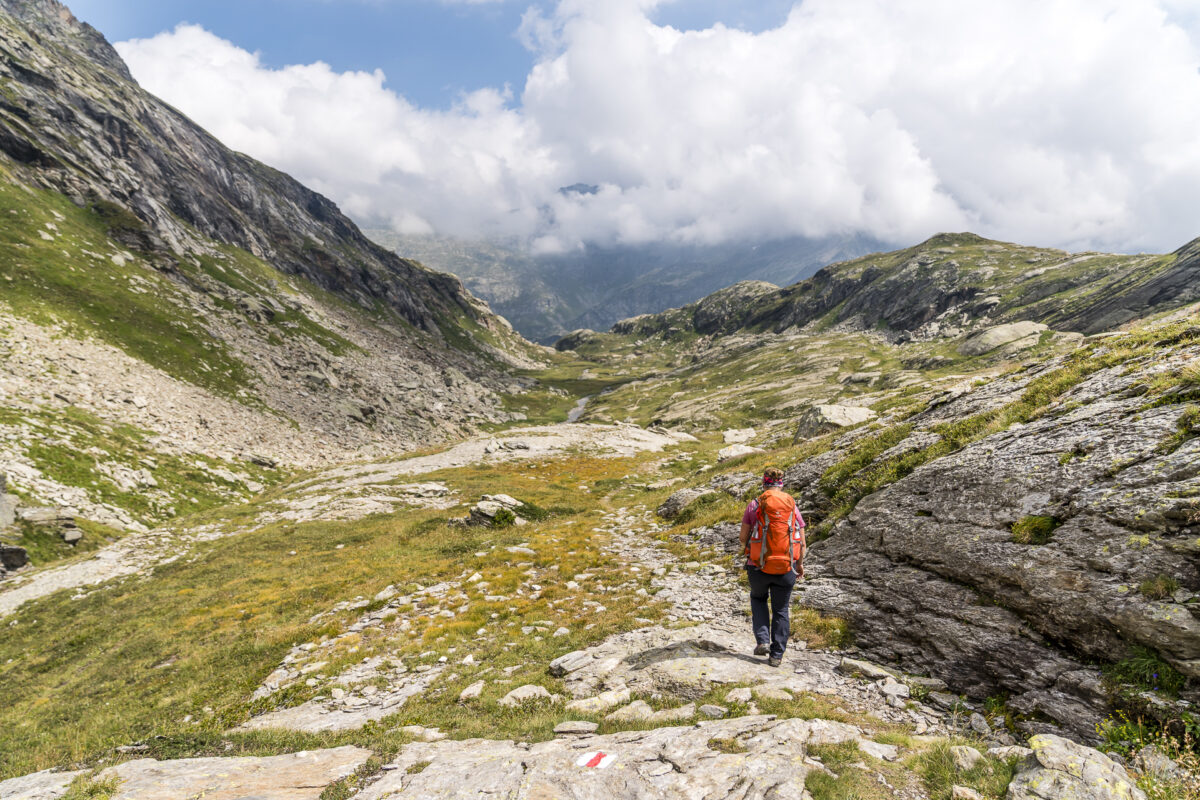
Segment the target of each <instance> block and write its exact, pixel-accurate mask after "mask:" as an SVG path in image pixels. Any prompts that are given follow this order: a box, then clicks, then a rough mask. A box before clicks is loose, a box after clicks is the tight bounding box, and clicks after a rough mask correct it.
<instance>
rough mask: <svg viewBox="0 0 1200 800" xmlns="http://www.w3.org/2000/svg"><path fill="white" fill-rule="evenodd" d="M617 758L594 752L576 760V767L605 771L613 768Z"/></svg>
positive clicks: (597, 751)
mask: <svg viewBox="0 0 1200 800" xmlns="http://www.w3.org/2000/svg"><path fill="white" fill-rule="evenodd" d="M616 759H617V757H616V756H614V755H613V754H611V753H604V752H601V751H599V750H594V751H592V752H590V753H584V754H583V755H581V756H580V757H579V758H577V759H575V766H577V767H588V768H591V769H604V768H605V767H609V766H612V763H613V762H614V761H616Z"/></svg>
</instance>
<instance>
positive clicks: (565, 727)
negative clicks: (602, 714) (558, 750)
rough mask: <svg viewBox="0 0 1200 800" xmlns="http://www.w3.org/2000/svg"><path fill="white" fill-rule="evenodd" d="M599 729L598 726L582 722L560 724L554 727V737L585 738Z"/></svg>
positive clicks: (573, 721)
mask: <svg viewBox="0 0 1200 800" xmlns="http://www.w3.org/2000/svg"><path fill="white" fill-rule="evenodd" d="M599 728H600V725H599V724H597V723H595V722H583V721H575V720H572V721H568V722H560V723H558V724H557V725H555V726H554V733H555V735H556V736H587V735H588V734H591V733H595V732H596V731H597V730H598V729H599Z"/></svg>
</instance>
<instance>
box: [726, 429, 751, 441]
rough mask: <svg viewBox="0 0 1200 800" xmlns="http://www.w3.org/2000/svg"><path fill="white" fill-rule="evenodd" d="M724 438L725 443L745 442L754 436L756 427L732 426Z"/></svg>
mask: <svg viewBox="0 0 1200 800" xmlns="http://www.w3.org/2000/svg"><path fill="white" fill-rule="evenodd" d="M722 438H723V439H724V440H725V444H745V443H746V442H748V441H750V440H751V439H753V438H754V428H730V429H729V430H727V431H725V433H724V434H722Z"/></svg>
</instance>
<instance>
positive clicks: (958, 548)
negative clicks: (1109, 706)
mask: <svg viewBox="0 0 1200 800" xmlns="http://www.w3.org/2000/svg"><path fill="white" fill-rule="evenodd" d="M1198 356H1200V347H1197V346H1196V345H1195V344H1187V345H1184V346H1181V347H1179V348H1177V349H1175V350H1174V351H1164V352H1162V353H1160V356H1159V359H1158V360H1157V361H1156V363H1155V365H1154V366H1149V365H1146V366H1143V368H1142V369H1143V370H1144V371H1135V372H1133V373H1129V374H1121V373H1122V370H1121V369H1120V368H1115V369H1112V370H1108V371H1104V372H1099V373H1096V374H1095V375H1093V376H1092V377H1091V378H1089V379H1088V380H1086V381H1084V382H1083V383H1082V384H1080V385H1079V386H1077V387H1076V388H1075V389H1074V390H1072V391H1071V392H1070V393H1069V394H1067V395H1066V396H1064V397H1063V398H1062V401H1061V402H1062V410H1061V411H1059V412H1057V413H1053V412H1052V413H1050V414H1048V415H1046V416H1044V417H1042V418H1040V419H1036V420H1034V421H1032V422H1030V423H1028V424H1026V425H1024V426H1016V427H1014V428H1013V429H1011V430H1008V431H1005V432H1002V433H998V434H995V435H993V436H990V437H988V438H986V439H983V440H980V441H978V442H975V443H974V444H971V445H969V446H967V447H966V448H964V449H962V450H960V451H958V452H956V453H953V454H951V455H948V456H945V457H943V458H940V459H937V460H934V461H932V462H930V463H927V464H925V465H924V466H922V467H919V468H918V469H917V470H916V471H915V472H913V473H912V474H911V475H909V476H907V477H905V478H903V479H901V480H899V481H897V482H895V483H893V484H891V485H890V486H887V487H886V488H884V489H882V490H880V491H878V492H876V493H874V494H872V495H869V496H867V497H865V498H864V499H863V500H862V501H860V502H859V504H858V506H857V508H856V509H855V511H854V512H853V514H852V515H851V516H850V517H849V519H848V520H845V521H843V522H841V523H840V524H839V525H838V526H837V527H836V528H835V529H834V531H833V536H831V537H830V538H829V539H827V540H826V541H823V542H820V543H818V544H816V545H814V546H813V548H812V549H811V555H810V557H809V562H810V564H814V565H815V567H816V568H815V569H814V570H813V573H814V575H815V576H816V579H815V580H811V581H809V582H807V583H806V584H805V585H804V587H802V588H801V590H800V596H801V598H802V602H804V603H806V604H809V605H812V606H815V607H817V608H819V609H821V610H824V611H828V612H830V613H833V614H837V615H841V616H844V617H848V618H849V619H850V620H851V621H852V623H853V624H854V627H855V630H856V641H857V643H858V644H859V646H861V647H862V648H863V649H864V650H865V651H866V652H867V653H868V655H870V656H871V657H874V658H878V659H881V660H884V661H890V662H895V663H899V664H901V665H903V666H904V667H905V668H906V669H908V670H910V671H914V672H924V673H927V674H932V675H934V676H936V677H938V678H942V679H944V680H946V681H947V683H948V684H949V685H950V687H951V688H952V689H953V690H954V691H956V692H962V693H965V694H967V695H968V696H972V697H977V698H981V697H986V696H990V695H993V694H996V693H998V692H1008V693H1010V694H1011V696H1012V697H1011V705H1012V706H1013V707H1014V708H1015V709H1018V710H1020V711H1023V712H1025V713H1037V714H1043V715H1046V716H1048V717H1050V718H1052V719H1054V720H1056V721H1057V722H1058V723H1060V724H1061V725H1063V726H1065V727H1066V728H1067V729H1068V730H1070V731H1071V732H1072V733H1074V734H1076V735H1079V736H1082V737H1085V738H1088V737H1092V736H1094V730H1095V728H1094V726H1095V724H1096V723H1097V722H1099V721H1100V719H1101V718H1102V716H1103V715H1104V713H1105V711H1106V698H1105V691H1104V689H1103V687H1102V684H1101V681H1100V675H1099V673H1098V672H1097V671H1096V670H1094V669H1089V668H1085V667H1084V666H1082V665H1081V664H1080V663H1079V662H1078V661H1076V660H1074V659H1073V658H1071V657H1069V656H1067V655H1065V654H1064V653H1063V651H1062V650H1060V649H1059V645H1061V644H1067V645H1069V646H1070V648H1072V649H1073V650H1074V651H1075V652H1077V653H1081V654H1083V655H1085V656H1087V657H1090V658H1093V659H1096V660H1098V661H1106V660H1113V659H1116V658H1119V657H1121V654H1123V653H1124V652H1125V651H1126V649H1127V648H1128V647H1129V645H1130V644H1139V645H1142V646H1145V647H1148V648H1151V649H1153V650H1155V651H1157V652H1158V653H1160V654H1161V655H1162V656H1163V657H1164V658H1166V659H1167V660H1168V661H1170V663H1171V664H1172V665H1173V666H1174V667H1175V668H1176V669H1178V670H1179V671H1180V672H1182V673H1184V674H1185V675H1190V676H1193V677H1194V676H1198V675H1200V606H1198V605H1197V604H1195V603H1192V602H1187V603H1184V604H1178V603H1174V602H1169V601H1161V600H1154V599H1150V598H1148V597H1145V596H1143V595H1142V594H1141V593H1140V592H1139V591H1138V586H1139V585H1140V582H1142V581H1144V580H1147V579H1149V578H1152V577H1154V576H1156V575H1167V576H1172V577H1173V578H1174V579H1176V580H1178V581H1179V583H1180V584H1181V585H1182V586H1183V587H1184V588H1185V589H1186V590H1187V591H1188V592H1195V591H1196V590H1197V589H1200V570H1198V569H1197V565H1198V563H1200V535H1198V534H1200V515H1198V514H1196V513H1195V512H1194V504H1193V501H1192V500H1190V499H1188V498H1192V497H1194V496H1195V494H1196V492H1197V490H1198V489H1200V440H1197V439H1191V440H1188V441H1184V442H1183V443H1182V444H1181V445H1180V446H1179V447H1178V448H1177V449H1174V450H1173V451H1169V449H1168V448H1165V447H1163V446H1162V443H1163V442H1165V441H1167V440H1169V439H1171V437H1173V436H1175V435H1176V434H1177V432H1178V421H1179V419H1180V418H1181V415H1182V414H1183V413H1184V411H1185V410H1186V408H1187V406H1186V405H1163V406H1158V407H1152V408H1146V407H1145V405H1146V404H1145V403H1144V401H1143V399H1142V398H1140V397H1137V396H1136V392H1134V393H1133V394H1132V396H1131V394H1130V388H1131V387H1132V386H1134V385H1135V384H1137V383H1139V382H1142V381H1145V380H1148V379H1149V377H1150V375H1151V374H1153V373H1155V372H1157V370H1158V369H1161V368H1168V369H1169V368H1171V365H1172V364H1182V363H1189V362H1190V361H1191V360H1192V359H1195V358H1197V357H1198ZM972 394H973V393H967V394H964V395H962V396H960V397H958V398H955V399H951V400H949V401H948V402H946V403H944V404H941V405H940V406H938V407H937V408H936V410H935V412H934V413H935V414H936V417H937V418H938V419H949V418H954V415H955V407H956V406H962V405H964V404H969V405H968V407H975V408H977V407H978V404H977V400H976V399H973V398H972ZM989 402H990V401H989ZM958 418H961V416H960V417H958ZM918 420H920V418H918ZM918 424H921V423H920V422H918ZM789 474H791V475H792V476H793V480H795V479H801V480H803V479H805V478H807V477H808V474H801V473H797V472H793V471H790V470H789ZM817 475H819V473H817ZM815 479H816V478H815V477H813V478H812V480H815ZM801 496H803V491H801ZM1031 516H1040V517H1046V518H1048V519H1051V520H1052V521H1053V522H1052V523H1051V524H1054V525H1057V527H1056V528H1054V530H1053V532H1052V534H1051V539H1050V541H1049V542H1048V543H1046V544H1044V545H1031V544H1020V543H1018V542H1016V541H1014V539H1013V534H1012V531H1011V529H1012V526H1013V525H1014V523H1016V522H1018V521H1020V520H1023V519H1025V518H1027V517H1031Z"/></svg>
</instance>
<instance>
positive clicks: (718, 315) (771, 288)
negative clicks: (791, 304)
mask: <svg viewBox="0 0 1200 800" xmlns="http://www.w3.org/2000/svg"><path fill="white" fill-rule="evenodd" d="M777 291H779V287H778V286H776V285H775V284H773V283H767V282H766V281H742V282H740V283H735V284H734V285H732V286H730V287H728V288H725V289H721V290H720V291H717V292H713V293H712V294H710V295H709V296H708V297H705V298H704V299H703V300H701V301H700V302H699V304H697V306H696V310H695V312H693V314H692V325H693V326H694V327H695V329H696V332H697V333H715V332H717V331H730V330H733V329H735V328H736V327H737V326H738V324H739V323H740V322H741V321H742V320H744V319H745V318H746V317H748V316H750V314H751V312H752V310H753V308H754V303H755V301H757V300H758V299H760V298H761V297H763V296H765V295H769V294H774V293H775V292H777Z"/></svg>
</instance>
